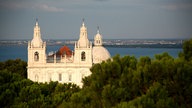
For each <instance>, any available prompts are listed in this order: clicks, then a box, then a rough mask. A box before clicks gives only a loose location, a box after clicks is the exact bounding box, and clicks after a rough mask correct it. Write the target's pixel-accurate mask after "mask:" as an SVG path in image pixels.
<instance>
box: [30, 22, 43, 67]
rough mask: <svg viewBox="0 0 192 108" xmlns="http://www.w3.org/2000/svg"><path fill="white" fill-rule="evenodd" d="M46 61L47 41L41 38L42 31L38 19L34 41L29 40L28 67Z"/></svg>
mask: <svg viewBox="0 0 192 108" xmlns="http://www.w3.org/2000/svg"><path fill="white" fill-rule="evenodd" d="M45 62H46V42H43V41H42V39H41V31H40V27H39V24H38V20H37V19H36V24H35V27H34V32H33V39H32V41H29V42H28V67H30V66H31V65H32V64H33V65H35V64H40V63H45Z"/></svg>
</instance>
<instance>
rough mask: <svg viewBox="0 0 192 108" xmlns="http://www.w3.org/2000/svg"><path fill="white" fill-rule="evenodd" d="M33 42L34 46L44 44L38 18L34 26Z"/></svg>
mask: <svg viewBox="0 0 192 108" xmlns="http://www.w3.org/2000/svg"><path fill="white" fill-rule="evenodd" d="M31 44H32V46H33V47H42V44H43V41H42V39H41V31H40V27H39V25H38V20H37V19H36V24H35V27H34V32H33V40H32V41H31Z"/></svg>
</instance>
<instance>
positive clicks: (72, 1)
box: [0, 0, 192, 40]
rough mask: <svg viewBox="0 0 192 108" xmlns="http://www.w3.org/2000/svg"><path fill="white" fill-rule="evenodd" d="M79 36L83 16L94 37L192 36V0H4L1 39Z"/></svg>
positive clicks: (0, 11) (0, 0)
mask: <svg viewBox="0 0 192 108" xmlns="http://www.w3.org/2000/svg"><path fill="white" fill-rule="evenodd" d="M36 18H38V22H39V25H40V27H41V36H42V38H43V39H78V38H79V29H80V26H81V24H82V19H83V18H84V19H85V25H86V27H87V29H88V38H89V39H93V38H94V36H95V35H96V33H97V27H98V26H99V28H100V33H101V35H102V36H103V38H104V39H186V38H187V39H189V38H192V0H0V40H4V39H12V40H14V39H32V38H33V28H34V26H35V21H36Z"/></svg>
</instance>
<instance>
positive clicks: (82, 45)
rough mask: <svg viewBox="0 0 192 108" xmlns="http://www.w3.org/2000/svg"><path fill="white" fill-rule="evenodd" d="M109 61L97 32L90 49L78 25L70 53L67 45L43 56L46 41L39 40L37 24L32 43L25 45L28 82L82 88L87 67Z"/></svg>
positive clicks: (87, 70)
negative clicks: (57, 83) (76, 38)
mask: <svg viewBox="0 0 192 108" xmlns="http://www.w3.org/2000/svg"><path fill="white" fill-rule="evenodd" d="M109 58H110V53H109V52H108V50H107V49H106V48H104V47H103V46H102V36H101V35H100V33H99V30H98V31H97V34H96V35H95V37H94V46H93V45H92V42H91V41H89V39H88V36H87V28H86V26H85V24H84V21H83V23H82V26H81V27H80V36H79V40H78V41H76V42H75V44H74V51H71V50H70V49H69V48H68V47H67V46H63V47H61V48H60V49H59V50H58V52H56V53H53V54H52V55H48V54H46V42H43V40H42V39H41V32H40V27H39V25H38V22H37V21H36V24H35V27H34V34H33V39H32V41H29V42H28V67H27V76H28V79H30V80H32V81H35V82H41V83H45V82H47V83H49V82H50V81H58V82H59V83H74V84H77V85H78V86H80V87H82V85H83V83H82V78H83V77H85V76H89V75H90V74H91V72H90V68H91V67H92V66H93V64H95V63H101V62H102V61H105V60H107V59H109Z"/></svg>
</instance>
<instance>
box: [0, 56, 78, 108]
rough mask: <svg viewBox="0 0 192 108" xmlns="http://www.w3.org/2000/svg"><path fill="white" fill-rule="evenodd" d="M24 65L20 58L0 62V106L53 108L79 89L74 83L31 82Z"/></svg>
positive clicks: (7, 107)
mask: <svg viewBox="0 0 192 108" xmlns="http://www.w3.org/2000/svg"><path fill="white" fill-rule="evenodd" d="M26 66H27V64H26V62H24V61H21V60H20V59H16V60H8V61H6V62H1V63H0V91H1V92H0V108H2V107H5V108H9V107H14V108H54V107H58V106H59V105H60V104H61V103H62V102H68V101H69V98H70V97H71V95H72V94H73V93H75V92H78V91H79V90H80V88H79V87H78V86H76V85H75V84H59V83H58V82H50V83H49V84H47V83H45V84H42V83H35V82H32V81H30V80H29V79H26V75H27V70H26Z"/></svg>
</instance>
